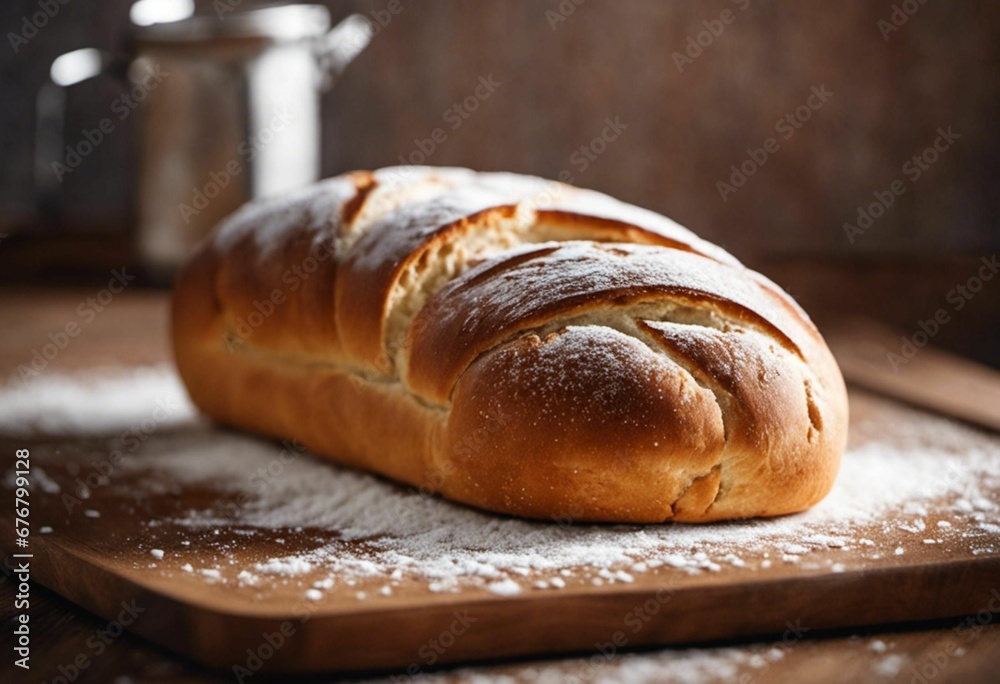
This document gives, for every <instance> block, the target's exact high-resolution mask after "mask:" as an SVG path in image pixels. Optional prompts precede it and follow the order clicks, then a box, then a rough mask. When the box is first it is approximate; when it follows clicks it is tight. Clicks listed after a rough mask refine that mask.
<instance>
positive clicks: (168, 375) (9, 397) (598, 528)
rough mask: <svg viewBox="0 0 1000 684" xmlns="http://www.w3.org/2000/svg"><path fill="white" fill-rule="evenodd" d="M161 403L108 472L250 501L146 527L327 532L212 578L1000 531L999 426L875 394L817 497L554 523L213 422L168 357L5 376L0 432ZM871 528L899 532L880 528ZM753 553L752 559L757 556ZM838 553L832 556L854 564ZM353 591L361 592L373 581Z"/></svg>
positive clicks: (452, 581)
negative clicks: (703, 519) (150, 426)
mask: <svg viewBox="0 0 1000 684" xmlns="http://www.w3.org/2000/svg"><path fill="white" fill-rule="evenodd" d="M164 404H166V405H168V406H171V407H172V411H171V413H170V418H169V420H170V422H171V425H172V428H173V429H171V430H168V431H163V432H162V433H161V432H158V433H156V434H155V435H154V436H153V437H151V438H149V439H148V440H146V441H145V442H144V443H143V444H142V446H141V448H139V449H137V450H136V451H135V453H134V454H130V455H129V457H128V458H127V459H125V460H124V461H123V462H122V464H121V466H120V468H121V472H120V474H116V476H115V481H117V480H118V478H119V477H122V478H124V479H127V481H128V484H127V486H128V487H129V488H130V491H140V492H141V491H143V488H145V491H148V492H162V491H164V488H165V487H175V488H178V487H179V488H183V487H185V486H192V487H193V486H197V485H201V484H210V485H211V487H212V488H213V489H215V490H218V491H221V492H226V493H228V494H230V495H232V496H234V497H235V496H237V495H238V496H239V499H238V500H239V501H241V505H240V507H239V510H238V512H237V514H236V515H233V513H232V511H231V510H228V511H227V510H226V509H225V508H224V506H223V502H218V505H216V504H212V505H211V506H209V507H208V508H205V509H187V510H184V511H182V512H181V513H180V514H178V515H176V516H174V517H172V518H169V519H165V520H156V521H151V523H150V525H151V526H152V525H157V526H165V525H171V526H176V527H178V528H181V529H182V530H190V531H191V534H192V535H196V534H202V533H207V534H215V535H218V534H219V533H220V530H222V531H226V532H230V533H233V534H237V535H246V537H247V539H250V538H251V537H253V536H254V535H262V536H260V538H262V539H268V540H270V541H271V542H275V543H276V544H277V546H278V547H280V545H281V544H283V543H284V540H283V539H277V540H276V539H274V537H275V536H281V535H276V534H275V533H274V531H275V530H278V531H289V532H291V531H296V532H298V531H302V530H306V531H307V532H308V531H316V530H318V531H322V532H325V533H327V534H326V537H325V538H324V542H323V543H322V544H321V545H320V546H318V547H317V548H312V549H311V550H308V551H304V552H301V553H298V554H292V555H281V554H280V553H277V554H274V555H273V556H272V557H270V558H266V559H264V560H262V561H261V562H259V563H257V564H255V565H254V566H253V567H250V568H241V569H240V573H239V575H238V576H235V575H233V576H229V575H227V574H225V573H224V572H220V571H228V568H227V567H226V566H225V564H224V563H220V565H219V566H217V567H212V568H199V569H198V572H197V573H194V574H198V573H200V575H201V576H202V577H204V578H205V581H209V582H227V581H234V582H238V583H240V584H247V585H256V584H258V583H259V582H260V581H261V580H262V578H265V577H266V578H275V577H277V578H281V579H283V580H290V579H294V578H296V577H302V576H305V575H307V574H308V575H310V581H312V579H314V578H315V577H316V574H317V573H321V574H322V575H323V577H325V579H320V580H319V581H318V582H316V583H315V584H314V586H313V587H312V588H311V589H312V590H313V591H312V592H311V595H313V596H315V595H317V592H318V591H319V589H320V588H322V589H324V590H335V589H336V588H338V587H343V586H346V587H353V586H354V585H355V583H356V581H361V580H362V579H363V578H368V579H373V578H374V579H377V578H379V577H381V578H385V577H390V578H391V583H392V584H395V583H397V582H398V581H399V580H400V579H401V578H402V576H403V575H406V576H407V577H410V578H416V579H418V580H420V581H423V582H425V583H426V584H427V586H428V588H430V589H431V590H432V591H460V590H461V589H462V588H463V587H466V586H474V587H478V588H486V589H487V590H489V591H493V592H496V593H498V594H502V595H511V594H515V593H518V592H520V591H532V590H538V589H546V590H551V589H560V588H563V587H565V586H567V584H566V579H570V578H573V579H576V580H581V581H587V582H592V583H595V584H598V583H599V584H604V583H622V582H624V583H627V582H631V581H633V577H634V575H636V574H637V573H643V572H648V571H649V570H651V569H653V568H663V567H667V568H672V569H677V570H680V571H682V572H688V573H701V572H717V571H719V570H721V569H722V568H723V567H733V568H744V569H746V570H747V571H753V570H758V569H760V568H768V567H772V561H773V565H774V566H775V567H778V566H780V565H782V564H783V563H798V564H799V565H800V566H802V567H808V566H809V563H810V561H809V558H810V554H812V552H814V551H816V550H819V549H824V550H828V549H851V548H855V549H858V548H863V549H865V552H866V553H868V554H872V553H877V554H881V555H883V556H891V555H892V554H893V553H898V552H894V551H893V549H894V548H896V546H897V542H898V539H899V537H900V536H901V535H902V536H905V537H907V538H908V537H910V536H912V537H913V538H914V540H915V543H916V544H922V542H923V540H924V539H925V538H928V529H929V528H928V524H927V522H926V521H925V518H926V517H928V515H929V514H931V513H932V511H931V510H930V508H929V506H931V505H932V504H933V506H936V507H937V512H936V515H937V516H938V517H942V518H950V519H951V520H953V521H956V520H959V519H969V520H971V521H972V522H973V525H974V527H973V529H977V530H979V532H981V533H982V534H981V535H977V536H976V538H975V539H971V540H966V541H967V542H968V544H970V545H972V553H973V554H975V553H977V551H978V552H980V553H995V552H996V551H997V548H998V547H1000V537H998V534H997V531H998V530H1000V514H998V511H1000V506H998V503H997V501H996V492H997V491H998V489H1000V439H997V438H995V437H990V436H987V435H985V434H983V433H979V432H976V431H974V430H972V429H970V428H967V427H964V426H961V425H959V424H956V423H953V422H950V421H947V420H945V419H942V418H939V417H934V416H929V415H924V414H920V413H916V412H914V411H912V410H910V409H906V408H902V407H895V406H888V405H886V404H883V403H880V404H878V406H879V407H880V408H878V409H877V410H875V411H870V412H869V414H871V418H869V419H868V420H867V421H856V422H855V423H853V424H852V428H851V445H850V447H849V450H848V453H847V454H845V456H844V460H843V465H842V468H841V472H840V475H839V478H838V481H837V484H836V486H835V488H834V490H833V492H832V493H831V494H830V495H829V496H828V497H827V498H826V499H825V500H824V501H823V502H822V503H820V504H819V505H818V506H816V507H815V508H813V509H812V510H810V511H807V512H805V513H802V514H799V515H794V516H787V517H784V518H779V519H773V520H754V521H746V522H735V523H724V524H715V525H703V526H698V525H679V524H668V525H614V526H610V525H561V524H557V523H554V522H552V523H545V522H530V521H525V520H518V519H513V518H507V517H501V516H495V515H491V514H489V513H483V512H479V511H476V510H473V509H470V508H466V507H464V506H460V505H455V504H452V503H449V502H447V501H443V500H441V499H439V498H436V497H431V496H426V495H423V494H421V493H419V492H416V491H413V490H411V489H407V488H404V487H399V486H395V485H393V484H391V483H389V482H386V481H384V480H381V479H378V478H375V477H372V476H369V475H366V474H364V473H360V472H356V471H351V470H346V469H342V468H339V467H336V466H334V465H331V464H329V463H326V462H322V461H319V460H316V459H313V458H312V457H311V456H309V455H308V454H306V453H305V452H304V451H302V450H301V449H299V448H297V446H296V445H294V444H285V445H280V444H278V443H276V442H271V441H266V440H262V439H257V438H254V437H252V436H249V435H243V434H239V433H235V432H231V431H221V430H215V429H212V428H210V427H209V426H208V425H207V423H206V422H205V421H201V420H199V419H198V418H197V415H196V412H195V411H194V410H193V408H192V407H191V406H190V404H189V403H188V401H187V399H186V398H185V396H184V394H183V389H182V387H181V386H180V384H179V383H178V380H177V378H176V376H175V375H174V373H173V372H172V371H170V370H169V369H167V368H149V369H141V370H133V371H130V372H121V371H119V372H118V374H117V375H114V374H108V375H104V376H101V377H97V376H93V375H91V376H87V377H80V376H74V377H65V376H52V377H50V378H39V379H38V380H37V382H34V383H30V384H29V385H27V386H24V385H21V384H19V383H17V382H16V381H15V382H14V383H13V384H12V385H10V387H8V388H0V416H2V418H0V432H2V433H8V434H25V433H30V432H31V431H33V430H37V429H39V428H41V429H46V430H53V429H55V430H57V431H58V432H59V433H60V434H68V435H96V434H105V435H115V434H116V433H119V432H120V431H122V430H128V429H130V428H133V427H134V426H135V425H136V424H140V423H141V422H142V421H143V420H145V419H147V418H149V416H151V415H153V414H154V412H156V411H157V408H158V407H162V406H163V405H164ZM8 480H9V476H8ZM46 481H47V480H46ZM8 484H9V482H8ZM122 486H124V485H122ZM49 489H52V487H51V485H49ZM942 502H943V503H942ZM941 506H943V507H944V508H943V510H941ZM889 512H892V513H893V514H894V515H893V516H888V515H887V513H889ZM890 519H891V520H894V521H895V522H891V523H890V522H889V520H890ZM930 524H931V526H932V527H931V528H930V529H933V530H934V533H935V534H934V539H935V543H938V541H937V540H938V539H940V540H941V541H943V542H946V541H947V540H948V539H949V537H948V535H949V534H954V533H955V532H954V531H955V530H956V529H958V526H957V525H956V526H955V527H954V528H953V527H950V525H951V523H949V522H947V521H945V524H943V525H942V524H936V523H933V522H931V523H930ZM873 526H874V528H875V529H882V530H883V531H885V532H886V533H891V535H892V537H891V538H892V539H895V540H896V541H892V542H891V543H890V542H882V543H881V544H876V543H874V542H872V541H871V539H869V538H868V537H875V536H877V535H874V534H873V533H872V531H873ZM880 526H881V527H880ZM965 529H969V528H968V526H966V527H965ZM282 534H285V532H282ZM965 534H967V533H965ZM887 536H888V534H887ZM182 543H183V542H182ZM900 548H901V547H900ZM157 551H159V549H156V550H155V551H153V552H152V553H153V555H154V557H155V558H159V557H160V554H159V553H157ZM181 556H182V554H178V558H177V562H178V567H180V568H182V570H183V571H187V572H191V570H193V569H194V568H192V567H191V566H190V565H189V564H185V565H183V566H180V565H179V563H181V562H183V561H185V560H186V559H184V558H183V557H181ZM751 557H753V558H756V560H754V561H753V562H752V563H751V562H748V560H747V559H749V558H751ZM870 557H874V556H870ZM761 559H763V560H761ZM832 565H834V563H833V562H832V561H828V562H827V566H832ZM836 565H838V567H837V568H836V571H837V572H840V571H844V570H845V569H849V568H845V566H844V565H843V564H840V563H837V564H836ZM529 574H530V575H531V576H530V577H528V575H529ZM385 587H387V588H388V592H387V591H383V590H382V589H381V585H378V586H375V587H374V588H372V589H371V591H373V592H376V593H378V594H381V595H387V594H388V593H391V587H390V585H389V584H386V585H385ZM359 588H360V587H359ZM352 591H354V590H352ZM357 593H358V595H359V598H360V596H361V595H363V594H365V592H357Z"/></svg>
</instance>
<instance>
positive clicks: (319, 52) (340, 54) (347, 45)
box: [316, 14, 372, 91]
mask: <svg viewBox="0 0 1000 684" xmlns="http://www.w3.org/2000/svg"><path fill="white" fill-rule="evenodd" d="M371 39H372V30H371V27H370V26H369V24H368V20H367V19H365V18H364V17H363V16H361V15H360V14H352V15H350V16H348V17H347V18H345V19H344V20H343V21H341V22H340V23H339V24H337V25H336V26H334V27H333V28H332V29H330V30H329V31H328V32H327V33H326V34H324V35H323V36H321V37H320V38H319V39H318V40H317V41H316V61H317V64H318V65H319V75H320V83H319V87H320V88H321V89H322V90H324V91H326V90H329V89H330V88H332V87H333V84H334V83H335V82H336V80H337V78H338V77H339V76H340V75H341V74H342V73H343V72H344V69H346V68H347V65H348V64H350V63H351V62H352V61H353V60H354V58H355V57H357V56H358V55H359V54H361V52H362V51H363V50H364V49H365V48H366V47H367V46H368V43H370V42H371Z"/></svg>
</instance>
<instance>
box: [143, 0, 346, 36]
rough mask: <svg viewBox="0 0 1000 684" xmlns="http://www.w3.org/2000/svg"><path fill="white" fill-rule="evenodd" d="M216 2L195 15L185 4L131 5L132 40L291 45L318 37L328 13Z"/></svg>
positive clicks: (158, 0) (148, 0)
mask: <svg viewBox="0 0 1000 684" xmlns="http://www.w3.org/2000/svg"><path fill="white" fill-rule="evenodd" d="M244 2H246V0H218V2H215V3H213V5H212V8H213V10H214V11H213V12H211V13H207V14H196V13H194V3H193V2H185V1H184V0H138V1H137V2H135V3H134V4H133V5H132V10H131V12H130V18H131V20H132V31H133V38H134V39H136V40H138V41H142V42H146V41H150V42H157V43H160V42H190V41H205V40H213V39H217V38H237V39H239V38H250V39H265V40H271V41H295V40H302V39H306V38H313V37H316V36H319V35H322V34H323V33H325V32H326V31H327V30H329V28H330V12H329V11H328V10H327V9H326V7H323V6H322V5H304V4H294V5H265V6H261V5H254V6H251V7H249V8H246V9H243V4H244Z"/></svg>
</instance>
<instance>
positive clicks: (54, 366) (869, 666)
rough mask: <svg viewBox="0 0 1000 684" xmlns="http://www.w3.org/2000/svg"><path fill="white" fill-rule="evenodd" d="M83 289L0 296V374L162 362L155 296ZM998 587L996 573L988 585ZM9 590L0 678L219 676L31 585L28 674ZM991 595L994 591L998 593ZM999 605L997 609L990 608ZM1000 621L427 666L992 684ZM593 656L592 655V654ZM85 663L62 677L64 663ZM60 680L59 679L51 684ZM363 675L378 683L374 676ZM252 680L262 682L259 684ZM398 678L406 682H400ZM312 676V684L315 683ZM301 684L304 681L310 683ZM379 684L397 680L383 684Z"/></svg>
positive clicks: (625, 675)
mask: <svg viewBox="0 0 1000 684" xmlns="http://www.w3.org/2000/svg"><path fill="white" fill-rule="evenodd" d="M88 296H91V294H89V293H87V292H84V291H60V292H54V291H50V292H39V291H31V292H27V291H19V292H10V291H9V292H5V293H0V329H2V330H3V331H4V333H3V336H2V339H0V377H9V376H11V375H15V377H16V374H17V373H18V369H19V367H20V366H24V365H26V364H29V363H30V362H31V360H32V355H33V353H32V352H33V350H34V349H40V348H41V347H42V346H43V345H45V344H46V343H47V342H48V341H49V340H50V338H49V334H50V333H55V332H57V331H60V330H64V329H65V326H66V324H67V322H69V321H78V322H79V323H80V332H79V333H78V334H77V335H75V336H74V337H73V338H72V340H71V341H70V342H69V343H68V344H66V346H65V348H64V349H61V350H60V351H59V353H58V354H57V355H56V356H55V358H52V359H51V360H48V361H47V362H46V366H45V369H44V372H45V373H50V372H58V371H61V370H69V369H78V368H84V367H91V366H95V365H111V364H116V363H130V364H141V363H156V362H162V361H164V360H166V359H167V358H169V352H168V348H167V344H166V339H167V338H166V317H165V315H166V300H165V298H164V297H163V295H162V294H159V293H155V292H141V291H134V292H133V291H127V292H125V293H123V294H121V295H117V296H116V297H115V298H114V300H113V301H112V302H111V303H110V304H108V305H107V306H106V307H103V309H102V310H101V311H100V312H99V313H98V314H97V315H96V316H94V317H93V319H92V320H89V321H88V320H87V318H86V317H84V318H81V317H80V316H79V315H78V308H79V307H80V306H81V305H83V306H87V304H86V298H87V297H88ZM997 587H998V591H1000V577H998V578H997ZM15 593H16V588H15V583H14V582H13V581H12V580H11V578H10V577H9V576H4V577H2V578H0V618H2V622H3V624H4V628H3V634H2V637H0V643H2V644H3V652H4V653H5V654H7V655H5V656H4V661H3V662H2V665H0V672H3V673H8V672H9V673H11V675H12V676H11V677H7V676H4V678H3V681H18V682H19V681H25V682H40V681H45V682H55V681H99V682H117V683H118V684H126V683H128V682H144V681H150V682H215V681H231V680H233V679H234V677H233V674H232V673H231V672H210V671H207V670H204V669H202V668H200V667H199V666H197V665H195V664H193V663H191V662H188V661H185V660H184V659H182V658H179V657H177V656H175V655H173V654H171V653H168V652H165V651H163V650H161V649H159V648H157V647H155V646H152V645H151V644H149V643H147V642H145V641H143V640H142V639H140V638H138V637H135V636H132V635H130V634H128V633H125V634H122V635H120V636H117V637H116V638H113V639H111V638H105V635H104V634H103V632H102V630H105V629H106V628H107V626H108V623H107V622H105V621H103V620H101V619H99V618H97V617H96V616H93V615H91V614H89V613H87V612H86V611H84V610H82V609H80V608H78V607H76V606H75V605H73V604H72V603H70V602H68V601H66V600H65V599H63V598H61V597H59V596H57V595H55V594H53V593H51V592H49V591H47V590H45V589H44V588H42V587H39V586H34V587H33V588H32V604H31V623H32V635H33V640H32V662H33V664H34V665H35V667H34V668H33V669H32V671H31V672H30V673H25V672H23V671H21V670H19V669H16V668H13V667H12V666H11V661H10V656H9V654H10V652H11V651H10V648H11V646H12V636H11V633H12V631H13V628H14V622H13V621H14V615H15V610H14V607H13V598H14V595H15ZM998 595H1000V594H998ZM998 603H1000V602H998ZM998 623H1000V615H998V614H995V613H989V612H988V611H987V610H986V606H984V610H983V611H981V612H980V613H979V614H978V615H976V616H971V617H969V618H963V619H949V620H944V621H938V622H933V623H920V624H906V625H892V626H885V627H881V628H876V629H864V630H860V631H853V630H847V631H839V632H834V633H816V632H809V633H806V634H805V635H804V636H803V637H802V638H797V637H794V636H792V637H791V638H786V639H783V638H782V635H774V636H772V637H770V638H765V639H759V640H754V641H752V642H739V643H724V644H719V643H714V644H700V645H686V646H684V647H679V648H669V649H658V650H652V651H642V652H637V653H630V654H627V655H624V656H623V655H614V656H610V657H605V656H603V655H600V654H599V653H597V654H596V655H595V654H589V653H588V654H581V655H580V656H579V657H574V658H563V659H555V660H532V661H521V662H515V663H510V662H508V663H495V664H485V665H484V664H477V665H475V666H469V667H467V668H458V669H450V670H439V671H438V672H437V673H435V674H433V675H432V677H433V678H440V679H442V680H443V681H483V680H484V679H489V678H495V677H504V678H509V679H506V681H511V680H515V681H518V680H532V681H539V682H545V681H573V680H574V679H576V680H578V681H600V680H642V681H680V682H709V681H742V682H786V681H787V682H802V681H817V682H823V681H845V680H856V681H861V682H866V681H900V682H921V683H923V682H993V681H997V676H998V675H997V665H998V664H1000V626H998ZM595 653H596V652H595ZM81 655H83V656H84V657H85V660H86V666H85V667H83V668H82V669H81V671H80V672H79V673H78V675H76V676H74V674H75V673H74V672H73V668H74V667H75V665H74V662H75V661H77V659H78V658H79V657H80V656H81ZM60 676H61V677H63V678H65V679H64V680H62V679H59V677H60ZM373 676H378V673H374V674H373ZM261 679H263V678H261ZM402 679H403V680H405V679H406V678H405V677H403V678H402ZM327 680H328V678H317V679H315V681H327ZM310 681H313V680H310ZM389 681H400V680H399V679H397V680H391V679H390V680H389Z"/></svg>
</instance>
